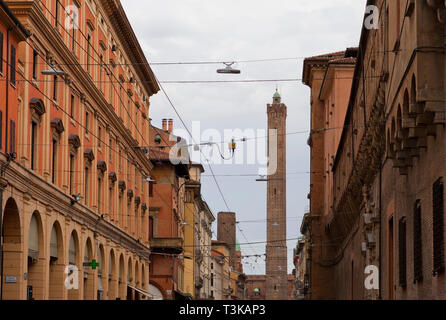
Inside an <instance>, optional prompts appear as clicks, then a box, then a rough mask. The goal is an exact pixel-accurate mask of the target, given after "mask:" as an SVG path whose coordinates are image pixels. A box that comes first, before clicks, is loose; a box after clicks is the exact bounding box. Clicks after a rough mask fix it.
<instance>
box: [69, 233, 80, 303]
mask: <svg viewBox="0 0 446 320" xmlns="http://www.w3.org/2000/svg"><path fill="white" fill-rule="evenodd" d="M79 247H80V245H79V236H78V234H77V231H76V230H73V231H72V232H71V234H70V238H69V242H68V264H69V265H70V266H74V267H75V270H78V271H79V273H78V277H79V279H78V283H77V284H76V286H74V288H73V289H70V290H68V300H79V299H80V296H79V294H80V290H79V286H80V283H81V279H80V277H81V276H82V274H81V272H80V270H82V268H81V264H80V251H79Z"/></svg>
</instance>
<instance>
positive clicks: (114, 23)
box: [0, 0, 159, 300]
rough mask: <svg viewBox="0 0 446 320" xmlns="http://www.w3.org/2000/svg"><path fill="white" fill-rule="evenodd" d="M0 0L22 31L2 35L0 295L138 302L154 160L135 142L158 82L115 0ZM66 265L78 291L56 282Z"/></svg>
mask: <svg viewBox="0 0 446 320" xmlns="http://www.w3.org/2000/svg"><path fill="white" fill-rule="evenodd" d="M4 4H5V2H3V1H1V7H2V9H4V8H5V5H4ZM6 4H7V6H8V7H9V9H10V10H11V11H12V12H13V13H14V14H15V15H16V16H17V18H18V20H20V22H21V23H22V25H23V26H24V28H25V29H26V30H29V32H30V36H29V37H28V38H27V39H26V40H25V39H24V38H23V36H22V35H20V33H21V31H20V30H22V28H18V29H15V30H14V31H13V32H12V33H11V38H10V39H9V40H10V43H9V44H8V46H10V45H12V46H13V47H14V48H13V49H12V47H11V49H12V53H11V57H12V59H11V60H10V62H11V64H15V65H14V68H13V69H10V68H8V69H9V70H12V71H13V72H12V73H10V74H9V75H8V77H9V80H10V81H9V82H10V84H6V82H5V81H1V82H2V85H1V86H0V88H4V84H6V86H7V88H8V90H9V94H8V95H6V96H9V99H5V98H6V96H5V95H4V91H3V90H2V92H1V93H0V101H1V108H2V125H1V128H0V129H1V133H2V134H1V135H0V136H1V138H2V140H3V141H2V143H1V145H2V146H1V148H2V149H1V151H2V152H1V154H0V161H1V163H2V170H1V176H2V179H1V181H2V188H3V189H2V191H3V192H2V199H1V209H2V213H1V215H0V216H1V217H2V228H1V231H2V236H3V237H2V239H3V243H2V253H3V259H2V261H3V263H2V265H1V267H2V268H1V275H2V286H1V299H27V298H28V299H39V300H40V299H52V300H60V299H72V300H78V299H86V300H94V299H108V300H113V299H148V298H149V293H148V286H149V272H148V270H149V258H150V243H149V237H148V226H149V223H148V208H149V198H148V183H147V182H146V178H147V177H148V176H149V175H150V172H151V170H152V167H153V165H152V163H151V162H150V161H149V158H148V157H147V155H146V153H145V152H144V150H143V148H142V147H140V146H147V145H148V142H147V139H148V137H149V120H148V113H149V100H150V97H151V96H152V95H153V94H155V93H156V92H158V91H159V88H158V86H157V84H156V80H155V77H154V75H153V72H152V70H151V69H150V67H149V66H148V64H147V61H146V59H145V57H144V54H143V51H142V49H141V48H140V46H139V44H138V41H137V40H136V36H135V34H134V33H133V30H132V28H131V26H130V23H129V21H128V19H127V17H126V15H125V13H124V10H123V8H122V6H121V4H120V2H119V1H117V0H116V1H115V0H110V1H108V0H107V1H95V0H86V1H77V0H73V1H65V0H64V1H56V0H51V1H8V2H6ZM2 12H3V11H2ZM2 14H3V13H2ZM9 17H11V15H9ZM9 21H10V20H8V19H3V17H2V19H1V24H2V26H3V24H4V23H9ZM73 21H74V22H75V23H72V22H73ZM14 25H17V24H16V23H14ZM2 33H3V31H2ZM0 40H1V44H2V46H1V47H2V49H3V54H5V53H6V52H7V51H6V46H7V37H6V33H5V37H0ZM17 41H19V42H17ZM8 51H9V50H8ZM3 57H5V56H3ZM130 62H132V63H135V62H136V63H137V64H131V63H130ZM2 67H3V69H4V71H6V67H7V66H6V64H5V63H2ZM1 77H3V74H2V75H1ZM5 90H6V89H5ZM4 101H6V106H5V104H4ZM3 108H4V109H3ZM12 155H13V156H12ZM93 260H95V261H96V262H98V263H99V266H98V267H97V268H96V269H93V268H90V267H89V266H84V264H85V263H89V262H92V261H93ZM68 265H70V266H75V267H77V269H78V270H79V275H80V276H79V283H78V285H79V286H78V287H77V288H76V287H74V288H72V289H71V288H70V289H69V288H67V287H66V286H65V285H64V279H65V277H66V275H65V274H64V271H65V267H66V266H68Z"/></svg>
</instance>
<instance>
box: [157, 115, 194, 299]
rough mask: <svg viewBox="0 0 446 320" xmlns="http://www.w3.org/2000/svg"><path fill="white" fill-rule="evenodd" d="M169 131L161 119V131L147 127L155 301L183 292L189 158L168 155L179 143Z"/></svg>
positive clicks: (169, 122) (172, 297)
mask: <svg viewBox="0 0 446 320" xmlns="http://www.w3.org/2000/svg"><path fill="white" fill-rule="evenodd" d="M172 129H173V122H172V121H171V120H167V119H163V128H162V129H160V128H157V127H154V126H150V137H151V141H150V160H151V161H152V162H153V163H154V168H153V170H152V179H153V180H154V182H153V185H152V186H151V187H150V191H149V195H150V199H151V201H150V215H149V230H150V231H149V238H150V244H151V249H152V257H151V269H150V285H151V286H153V287H154V290H153V291H157V292H159V297H158V299H175V297H177V296H178V294H179V295H181V294H182V293H183V292H184V288H183V283H184V280H183V279H184V254H183V251H184V228H185V227H186V224H185V217H184V198H185V188H186V181H187V180H188V179H189V178H190V177H189V164H188V162H189V157H188V155H186V158H184V160H185V161H184V162H181V161H180V158H179V157H177V155H178V152H181V151H180V150H177V151H178V152H177V153H176V155H175V156H174V157H172V156H171V152H172V153H174V152H175V151H172V150H173V149H174V146H175V145H176V144H177V142H178V141H177V140H176V137H175V136H173V135H171V133H172ZM172 139H173V141H172ZM175 159H177V160H178V164H176V165H175V164H174V163H176V161H175ZM171 160H174V161H173V162H172V161H171ZM155 288H156V289H155Z"/></svg>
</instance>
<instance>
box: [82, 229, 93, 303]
mask: <svg viewBox="0 0 446 320" xmlns="http://www.w3.org/2000/svg"><path fill="white" fill-rule="evenodd" d="M93 259H94V254H93V244H92V242H91V239H90V237H88V238H87V240H86V241H85V246H84V260H83V264H84V263H85V266H84V267H83V274H82V279H83V289H84V300H94V297H95V292H94V270H93V268H96V267H94V266H87V265H86V264H87V263H92V262H93Z"/></svg>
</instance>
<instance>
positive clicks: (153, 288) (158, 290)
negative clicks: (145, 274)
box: [149, 280, 164, 300]
mask: <svg viewBox="0 0 446 320" xmlns="http://www.w3.org/2000/svg"><path fill="white" fill-rule="evenodd" d="M163 292H164V290H163V288H162V287H161V286H160V285H158V283H156V282H155V281H152V280H150V282H149V293H150V296H149V300H164V293H163Z"/></svg>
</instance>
